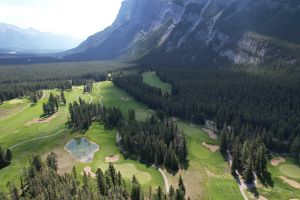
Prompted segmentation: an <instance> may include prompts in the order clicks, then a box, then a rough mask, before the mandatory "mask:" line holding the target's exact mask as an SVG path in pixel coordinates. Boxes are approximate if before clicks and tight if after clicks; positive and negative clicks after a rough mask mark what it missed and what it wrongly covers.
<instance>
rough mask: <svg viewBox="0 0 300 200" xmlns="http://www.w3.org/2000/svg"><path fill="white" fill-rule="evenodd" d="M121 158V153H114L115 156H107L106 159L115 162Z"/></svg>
mask: <svg viewBox="0 0 300 200" xmlns="http://www.w3.org/2000/svg"><path fill="white" fill-rule="evenodd" d="M119 160H120V155H119V154H116V155H113V156H108V157H106V158H105V161H106V162H108V163H114V162H117V161H119Z"/></svg>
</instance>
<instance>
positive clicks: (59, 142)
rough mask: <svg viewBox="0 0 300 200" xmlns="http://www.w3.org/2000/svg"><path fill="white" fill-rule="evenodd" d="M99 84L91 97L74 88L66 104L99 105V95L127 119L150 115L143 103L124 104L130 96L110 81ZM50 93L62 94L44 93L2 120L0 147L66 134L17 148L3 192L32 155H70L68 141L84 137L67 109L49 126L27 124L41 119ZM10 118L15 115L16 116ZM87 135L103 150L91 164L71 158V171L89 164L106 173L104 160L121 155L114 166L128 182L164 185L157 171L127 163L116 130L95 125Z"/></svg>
mask: <svg viewBox="0 0 300 200" xmlns="http://www.w3.org/2000/svg"><path fill="white" fill-rule="evenodd" d="M98 84H99V83H96V84H95V86H94V90H93V93H92V94H83V87H82V86H81V87H74V88H73V90H72V91H71V92H66V93H65V96H66V99H67V105H68V104H69V103H71V102H73V101H75V100H78V99H79V97H81V98H82V99H84V100H85V101H86V102H90V99H91V97H92V101H93V102H98V101H100V96H103V103H104V105H105V106H116V107H119V106H120V105H121V106H120V107H121V109H122V112H123V114H124V116H127V112H128V109H129V108H131V109H137V110H138V112H137V118H138V119H140V120H143V119H145V118H146V117H148V116H149V113H150V111H149V109H148V108H147V107H145V106H143V105H142V104H138V103H136V102H135V101H134V100H133V99H132V98H131V99H130V100H128V101H127V100H126V104H124V103H123V102H122V101H121V99H120V98H121V97H125V98H127V97H128V95H127V94H126V93H124V92H123V91H121V90H119V89H118V88H116V87H115V86H113V85H112V83H111V82H104V83H101V84H99V87H97V86H98ZM100 86H101V87H100ZM50 92H52V93H54V94H59V93H60V92H59V91H57V90H51V91H44V93H45V97H44V98H43V99H42V100H40V101H39V102H38V103H37V104H36V105H35V106H29V107H28V108H26V109H24V110H22V111H21V112H20V113H19V114H17V115H14V116H11V117H10V116H9V118H7V119H6V118H5V119H3V120H2V121H0V133H1V134H0V145H2V146H3V147H4V148H9V147H11V146H13V145H14V144H16V143H19V142H22V141H25V140H28V139H32V138H36V137H42V136H47V135H52V134H54V133H56V132H58V131H59V130H61V129H65V130H64V131H63V132H61V133H60V134H58V135H56V136H54V137H51V138H46V139H39V140H35V141H30V142H27V143H24V144H22V145H20V146H17V147H16V148H14V149H13V157H14V158H13V161H12V163H11V165H9V166H8V167H6V168H4V169H1V170H0V180H1V181H0V190H7V188H6V183H7V182H8V181H12V182H15V183H17V184H19V175H20V174H21V173H22V169H23V168H24V167H25V166H27V165H28V160H29V159H30V158H31V156H32V155H34V154H39V155H41V156H42V157H43V158H45V156H46V155H47V154H48V153H50V152H51V151H56V150H58V149H59V151H62V152H63V154H64V156H66V155H67V156H69V155H68V154H66V152H65V151H64V150H63V148H64V146H65V144H67V142H68V141H69V140H71V139H72V138H76V137H80V136H82V133H79V132H73V131H72V130H70V129H67V127H66V122H67V119H68V106H63V107H61V108H60V109H59V112H58V113H59V115H58V117H56V118H54V119H53V120H51V121H50V122H48V123H36V124H32V125H28V122H30V121H32V120H33V119H36V118H39V116H40V115H41V114H42V104H43V103H44V102H46V101H47V99H48V97H49V94H50ZM23 102H24V105H23V104H22V105H23V107H25V106H26V105H27V104H28V101H27V100H25V99H24V100H23ZM25 102H26V103H25ZM11 105H12V104H8V102H4V104H3V105H1V106H0V109H1V108H2V107H3V108H4V107H5V109H8V110H10V109H13V108H14V107H13V106H11ZM118 105H119V106H118ZM9 106H10V107H9ZM152 112H153V111H152ZM11 115H13V113H12V114H11ZM0 116H1V115H0ZM85 136H87V137H89V138H90V139H91V140H92V141H94V142H96V143H97V144H99V145H100V151H98V152H97V153H96V154H95V159H94V160H93V162H92V163H89V164H82V163H79V162H76V161H75V160H74V161H72V159H67V160H68V161H66V163H64V165H65V164H66V165H69V167H68V168H69V169H71V167H72V166H73V165H75V166H77V168H78V172H79V173H81V171H82V170H83V168H84V167H85V166H87V165H90V166H91V167H92V170H93V172H95V171H96V169H97V168H102V169H103V170H105V169H106V168H107V166H108V164H107V163H106V162H105V157H106V156H111V155H114V154H119V155H120V156H121V157H120V160H119V161H118V162H116V163H115V167H116V169H117V170H120V171H121V172H122V174H123V176H124V178H125V179H127V180H129V179H131V178H132V175H136V177H137V178H138V180H140V182H141V184H142V185H143V186H144V187H145V188H146V187H147V188H148V186H150V185H151V186H153V187H156V186H158V185H163V179H162V176H161V175H160V173H159V172H158V171H157V170H156V169H155V168H153V167H147V166H145V165H143V164H141V163H139V162H138V161H133V160H128V159H125V158H124V157H123V155H122V154H121V153H120V151H119V149H118V147H117V146H116V144H115V137H116V131H115V130H112V131H109V130H104V128H103V126H102V125H100V124H99V123H94V124H93V126H92V127H91V128H90V129H89V130H88V131H87V132H86V133H85ZM60 155H61V154H58V156H60ZM61 156H62V155H61ZM70 160H71V161H70ZM67 162H70V163H67Z"/></svg>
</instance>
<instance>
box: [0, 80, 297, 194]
mask: <svg viewBox="0 0 300 200" xmlns="http://www.w3.org/2000/svg"><path fill="white" fill-rule="evenodd" d="M149 75H150V78H149V77H148V80H150V81H152V85H153V83H155V82H157V80H159V79H155V80H153V79H152V80H151V77H155V76H156V75H155V76H154V75H153V74H149ZM145 82H146V83H147V81H145ZM159 84H161V83H159ZM158 87H159V85H158ZM166 88H167V89H165V91H170V87H169V86H166ZM50 92H52V93H55V94H59V91H56V90H51V91H44V97H43V99H41V100H40V101H39V102H38V104H37V105H34V106H32V105H30V104H29V102H28V101H27V100H26V99H20V100H12V101H8V102H5V103H4V104H3V105H0V133H1V134H0V145H1V146H3V147H4V148H10V147H13V148H12V151H13V157H14V158H13V161H12V164H11V165H9V166H8V167H6V168H3V169H1V170H0V180H1V181H0V189H1V190H6V189H7V188H6V183H7V182H8V181H13V182H16V183H19V179H18V177H19V175H20V173H22V170H23V168H24V167H25V166H26V165H27V164H28V160H29V159H30V158H31V156H32V155H34V154H40V155H42V157H43V158H44V159H45V158H46V155H47V154H49V153H50V152H51V151H53V152H55V153H56V154H57V155H58V162H59V173H65V172H70V171H71V169H72V167H73V166H76V168H77V171H80V172H82V171H83V170H86V171H90V172H91V174H92V173H95V172H96V170H97V168H102V169H106V168H107V167H108V162H107V161H108V160H109V159H113V161H114V166H115V167H116V169H117V170H119V171H121V173H122V175H123V176H124V177H125V178H126V179H127V180H129V179H131V177H132V175H135V176H137V178H138V180H139V181H140V182H141V184H142V186H143V187H144V188H145V192H147V191H148V186H152V188H156V187H157V186H159V185H160V186H162V187H163V188H165V181H164V178H163V176H162V174H161V173H160V172H159V171H158V170H157V169H156V168H154V167H148V166H145V165H144V164H141V163H139V162H138V161H134V160H130V159H126V158H125V157H124V156H123V154H122V153H121V152H120V150H119V148H118V147H117V146H116V130H105V129H104V127H103V125H102V124H99V123H94V124H93V125H92V126H91V127H90V129H89V130H88V131H87V132H85V133H81V132H77V131H72V130H70V129H68V128H67V125H66V122H67V121H68V106H64V107H61V108H60V109H59V111H58V114H56V116H55V117H53V118H52V119H51V120H49V121H47V122H43V121H42V122H41V121H39V120H36V119H39V117H40V115H41V114H42V104H43V103H44V102H46V101H47V99H48V97H49V94H50ZM65 95H66V99H67V105H68V104H69V103H71V102H73V101H75V100H78V98H79V97H81V98H82V99H84V100H85V101H86V102H99V103H101V104H103V105H105V106H107V107H119V108H120V109H121V111H122V113H123V115H124V116H125V117H127V113H128V109H134V110H135V111H136V118H137V120H139V121H142V120H145V119H146V118H147V117H149V116H150V115H153V114H155V111H154V110H151V109H149V108H148V107H146V106H145V105H143V104H141V103H138V102H137V101H135V100H134V99H133V98H132V97H131V96H129V95H128V94H127V93H125V92H124V91H122V90H120V89H118V88H117V87H115V86H114V85H113V84H112V82H109V81H105V82H101V83H94V87H93V92H92V93H91V94H84V93H83V87H73V90H72V91H70V92H66V94H65ZM171 119H172V120H173V121H175V122H176V123H177V125H178V127H179V128H180V129H182V130H183V131H184V133H185V135H186V137H187V140H188V149H189V157H188V159H189V167H188V169H187V170H182V171H180V172H179V173H177V174H176V175H175V176H174V175H172V174H169V173H168V172H166V171H165V170H164V171H163V172H164V173H165V174H166V178H167V181H168V184H170V185H173V186H174V187H177V181H178V178H179V175H182V177H183V180H184V183H185V185H186V188H187V196H189V197H190V198H191V199H213V200H218V199H220V200H221V199H230V200H231V199H243V197H242V195H241V193H240V191H239V187H238V185H237V183H236V181H235V180H234V178H233V177H232V176H231V174H230V168H229V165H228V164H227V162H226V161H225V160H224V159H223V157H222V156H221V154H220V153H219V151H218V150H217V147H218V144H219V139H215V138H211V137H209V134H208V133H206V132H204V131H203V130H202V128H203V127H201V126H198V125H195V124H192V123H190V122H186V121H182V120H180V119H176V118H171ZM83 135H84V136H85V137H87V138H89V139H90V140H91V141H93V142H95V143H97V144H98V145H99V147H100V149H99V151H98V152H97V153H95V156H94V159H93V161H92V162H91V163H86V164H84V163H81V162H79V161H77V160H75V159H74V158H73V157H72V156H71V155H70V154H69V153H68V152H67V151H65V149H64V146H65V145H66V144H67V142H68V141H69V140H71V139H73V138H77V137H81V136H83ZM286 162H288V163H290V160H287V161H286ZM283 164H284V163H281V164H280V165H278V166H271V165H270V167H269V170H270V172H271V173H272V176H273V180H274V187H273V188H265V187H262V186H261V187H258V191H259V193H260V194H262V195H263V196H264V197H266V198H267V199H274V200H275V199H291V198H296V197H297V196H298V197H299V196H300V193H299V190H296V189H293V188H291V186H289V185H287V184H286V183H284V182H283V181H282V180H281V179H280V178H279V177H280V176H282V172H281V171H280V170H279V168H280V166H281V165H283ZM284 176H287V175H284ZM290 178H293V177H290ZM295 180H297V181H299V178H298V179H295ZM277 197H280V198H277ZM281 197H282V198H281ZM249 198H250V199H252V198H253V197H252V196H251V195H249Z"/></svg>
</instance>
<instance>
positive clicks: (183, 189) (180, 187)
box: [178, 175, 185, 193]
mask: <svg viewBox="0 0 300 200" xmlns="http://www.w3.org/2000/svg"><path fill="white" fill-rule="evenodd" d="M178 188H179V189H180V190H182V191H183V192H184V193H185V186H184V183H183V180H182V177H181V175H180V176H179V180H178Z"/></svg>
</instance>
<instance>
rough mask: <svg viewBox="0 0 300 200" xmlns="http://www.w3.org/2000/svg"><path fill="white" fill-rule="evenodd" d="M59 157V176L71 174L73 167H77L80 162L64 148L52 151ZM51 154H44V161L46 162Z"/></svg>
mask: <svg viewBox="0 0 300 200" xmlns="http://www.w3.org/2000/svg"><path fill="white" fill-rule="evenodd" d="M51 152H54V153H55V154H56V155H57V163H58V170H57V172H58V173H59V174H61V175H62V174H64V173H69V172H70V171H72V168H73V166H75V165H76V164H77V163H78V161H76V160H75V159H74V158H73V157H72V156H71V155H70V154H68V152H66V151H65V150H64V149H63V148H57V149H54V150H52V151H51ZM49 154H50V152H48V153H46V154H44V155H43V156H42V158H43V160H46V158H47V156H48V155H49Z"/></svg>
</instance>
